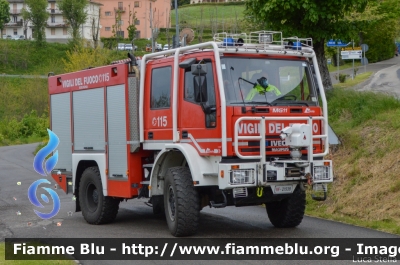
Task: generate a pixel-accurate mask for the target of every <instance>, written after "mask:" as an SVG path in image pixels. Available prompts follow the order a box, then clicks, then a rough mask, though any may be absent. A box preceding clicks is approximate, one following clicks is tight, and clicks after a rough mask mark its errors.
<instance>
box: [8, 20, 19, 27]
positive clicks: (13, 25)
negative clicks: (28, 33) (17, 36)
mask: <svg viewBox="0 0 400 265" xmlns="http://www.w3.org/2000/svg"><path fill="white" fill-rule="evenodd" d="M22 24H23V22H22V20H21V21H17V22H9V23H6V24H4V27H6V28H19V27H22V26H23V25H22Z"/></svg>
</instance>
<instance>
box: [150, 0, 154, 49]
mask: <svg viewBox="0 0 400 265" xmlns="http://www.w3.org/2000/svg"><path fill="white" fill-rule="evenodd" d="M150 28H151V52H154V31H153V9H152V7H151V2H150Z"/></svg>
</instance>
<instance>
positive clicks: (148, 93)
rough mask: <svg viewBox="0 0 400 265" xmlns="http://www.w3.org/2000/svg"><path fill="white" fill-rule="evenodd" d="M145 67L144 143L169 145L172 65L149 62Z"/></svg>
mask: <svg viewBox="0 0 400 265" xmlns="http://www.w3.org/2000/svg"><path fill="white" fill-rule="evenodd" d="M146 67H148V68H147V70H146V78H145V80H146V84H145V96H144V141H145V142H146V143H156V144H163V143H169V142H172V74H173V67H172V63H171V62H163V63H157V64H155V63H154V64H153V63H152V62H150V63H149V64H148V66H146Z"/></svg>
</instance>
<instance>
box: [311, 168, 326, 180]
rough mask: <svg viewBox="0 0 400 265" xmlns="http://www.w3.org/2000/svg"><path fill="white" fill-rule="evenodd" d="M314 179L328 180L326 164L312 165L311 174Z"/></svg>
mask: <svg viewBox="0 0 400 265" xmlns="http://www.w3.org/2000/svg"><path fill="white" fill-rule="evenodd" d="M313 177H314V180H316V181H318V180H330V176H329V167H327V166H320V167H314V174H313Z"/></svg>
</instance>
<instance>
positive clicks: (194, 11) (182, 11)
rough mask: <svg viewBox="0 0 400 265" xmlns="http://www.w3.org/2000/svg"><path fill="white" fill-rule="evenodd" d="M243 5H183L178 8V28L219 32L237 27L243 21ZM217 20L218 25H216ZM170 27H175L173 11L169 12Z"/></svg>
mask: <svg viewBox="0 0 400 265" xmlns="http://www.w3.org/2000/svg"><path fill="white" fill-rule="evenodd" d="M244 8H245V7H244V3H243V2H241V3H231V4H199V5H185V6H182V7H180V8H178V18H179V24H180V27H182V28H183V27H189V28H199V27H201V26H203V27H204V28H208V29H211V28H212V27H218V29H219V30H220V31H223V30H226V31H228V30H230V29H231V28H232V27H235V26H237V27H239V26H240V25H239V24H240V20H242V19H243V11H244ZM217 18H218V23H217ZM171 24H172V25H171V27H175V10H172V11H171Z"/></svg>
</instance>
